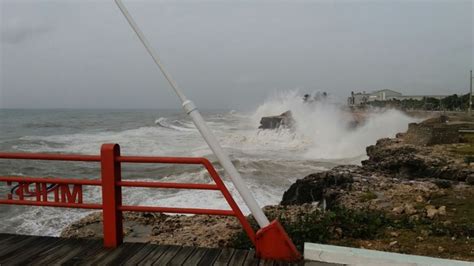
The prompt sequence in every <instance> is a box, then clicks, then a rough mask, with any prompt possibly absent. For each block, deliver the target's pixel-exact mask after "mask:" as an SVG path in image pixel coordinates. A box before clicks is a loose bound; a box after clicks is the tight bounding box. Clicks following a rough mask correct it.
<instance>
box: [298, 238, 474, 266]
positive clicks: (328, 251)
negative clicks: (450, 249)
mask: <svg viewBox="0 0 474 266" xmlns="http://www.w3.org/2000/svg"><path fill="white" fill-rule="evenodd" d="M304 258H305V260H309V261H320V262H329V263H340V264H346V265H374V266H375V265H400V266H401V265H404V266H405V265H407V266H448V265H450V266H451V265H452V266H474V263H473V262H467V261H459V260H447V259H438V258H432V257H425V256H415V255H405V254H398V253H391V252H384V251H375V250H367V249H360V248H348V247H338V246H331V245H321V244H314V243H304Z"/></svg>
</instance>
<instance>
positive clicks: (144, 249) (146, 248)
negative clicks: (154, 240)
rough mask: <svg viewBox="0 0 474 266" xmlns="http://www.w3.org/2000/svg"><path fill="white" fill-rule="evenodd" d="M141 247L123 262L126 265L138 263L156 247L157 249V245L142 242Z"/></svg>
mask: <svg viewBox="0 0 474 266" xmlns="http://www.w3.org/2000/svg"><path fill="white" fill-rule="evenodd" d="M140 245H141V248H140V249H139V250H138V251H137V252H136V253H135V254H133V255H132V256H131V257H130V258H128V260H127V261H125V262H124V263H121V264H126V265H138V264H139V262H140V261H142V260H143V259H144V258H146V257H147V256H148V254H150V253H151V252H152V251H153V250H154V249H156V247H157V246H156V245H150V244H144V243H141V244H140Z"/></svg>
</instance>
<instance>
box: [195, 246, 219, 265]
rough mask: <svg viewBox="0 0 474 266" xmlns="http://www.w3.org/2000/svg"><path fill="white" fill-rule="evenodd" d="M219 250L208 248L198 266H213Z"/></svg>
mask: <svg viewBox="0 0 474 266" xmlns="http://www.w3.org/2000/svg"><path fill="white" fill-rule="evenodd" d="M220 253H221V250H220V249H218V248H210V249H208V250H207V252H206V253H205V254H204V256H203V257H202V259H201V261H199V263H198V266H209V265H212V264H214V261H215V260H216V259H217V257H218V256H219V254H220Z"/></svg>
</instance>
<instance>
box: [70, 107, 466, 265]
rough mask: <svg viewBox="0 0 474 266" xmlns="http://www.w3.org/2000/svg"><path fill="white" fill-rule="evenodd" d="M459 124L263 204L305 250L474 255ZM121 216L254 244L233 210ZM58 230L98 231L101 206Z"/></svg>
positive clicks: (407, 137) (174, 231)
mask: <svg viewBox="0 0 474 266" xmlns="http://www.w3.org/2000/svg"><path fill="white" fill-rule="evenodd" d="M459 129H469V130H472V129H474V121H473V119H472V118H464V117H461V118H460V117H443V116H442V117H439V118H435V119H429V120H426V121H424V122H422V123H419V124H412V125H410V127H409V130H408V131H407V132H406V133H403V134H398V135H397V138H394V139H381V140H379V141H377V143H376V144H375V145H372V146H369V147H367V155H368V157H369V158H368V159H367V160H365V161H363V162H362V165H361V166H357V165H341V166H337V167H334V168H333V169H331V170H329V171H325V172H320V173H315V174H310V175H308V176H306V177H304V178H302V179H299V180H297V181H296V182H295V183H294V184H292V185H291V187H290V188H289V189H288V190H287V191H286V192H285V193H284V195H283V198H282V201H281V203H280V205H276V206H266V207H264V211H265V213H266V214H267V215H268V216H269V218H270V219H279V220H280V221H281V222H282V224H283V225H284V227H285V228H286V230H287V231H288V233H289V235H290V236H291V237H292V239H293V240H294V242H295V244H296V245H297V246H298V247H300V248H301V246H302V243H303V242H305V241H307V242H319V243H329V244H334V245H344V246H353V247H362V248H368V249H377V250H385V251H393V252H402V253H409V254H418V255H427V256H434V257H443V258H452V259H461V260H468V261H474V207H473V205H472V204H473V202H474V165H473V164H472V163H471V158H472V156H474V138H473V137H470V136H469V135H463V134H461V133H459ZM248 219H249V220H250V221H251V223H252V224H253V225H254V226H256V224H255V221H254V220H253V218H252V217H251V216H250V217H248ZM124 220H125V223H124V231H125V241H134V242H152V243H159V244H177V245H186V246H202V247H238V248H250V247H251V245H250V242H249V241H248V240H247V239H246V236H245V234H244V233H243V231H242V229H241V226H240V224H239V223H238V221H237V220H236V219H235V218H233V217H219V216H208V215H195V216H184V215H177V216H170V215H165V214H150V213H125V214H124ZM61 236H62V237H96V238H100V237H101V236H102V226H101V215H100V213H94V214H92V215H89V216H88V217H86V218H84V219H82V220H80V221H78V222H76V223H74V224H72V225H70V226H69V227H68V228H66V229H65V230H63V232H62V233H61Z"/></svg>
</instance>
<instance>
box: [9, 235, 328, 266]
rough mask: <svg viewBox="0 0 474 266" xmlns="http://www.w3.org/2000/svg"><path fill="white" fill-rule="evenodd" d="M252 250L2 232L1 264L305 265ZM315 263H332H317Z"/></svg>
mask: <svg viewBox="0 0 474 266" xmlns="http://www.w3.org/2000/svg"><path fill="white" fill-rule="evenodd" d="M254 254H255V253H254V251H252V250H239V249H213V248H196V247H180V246H164V245H153V244H144V243H124V244H123V245H121V246H120V247H119V248H117V249H105V248H103V247H102V240H97V239H96V240H87V239H70V238H69V239H66V238H58V237H44V236H24V235H11V234H0V265H1V266H4V265H304V262H300V263H296V264H289V263H283V262H274V261H264V260H259V259H258V258H255V257H254ZM311 265H331V264H326V263H313V262H311Z"/></svg>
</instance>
